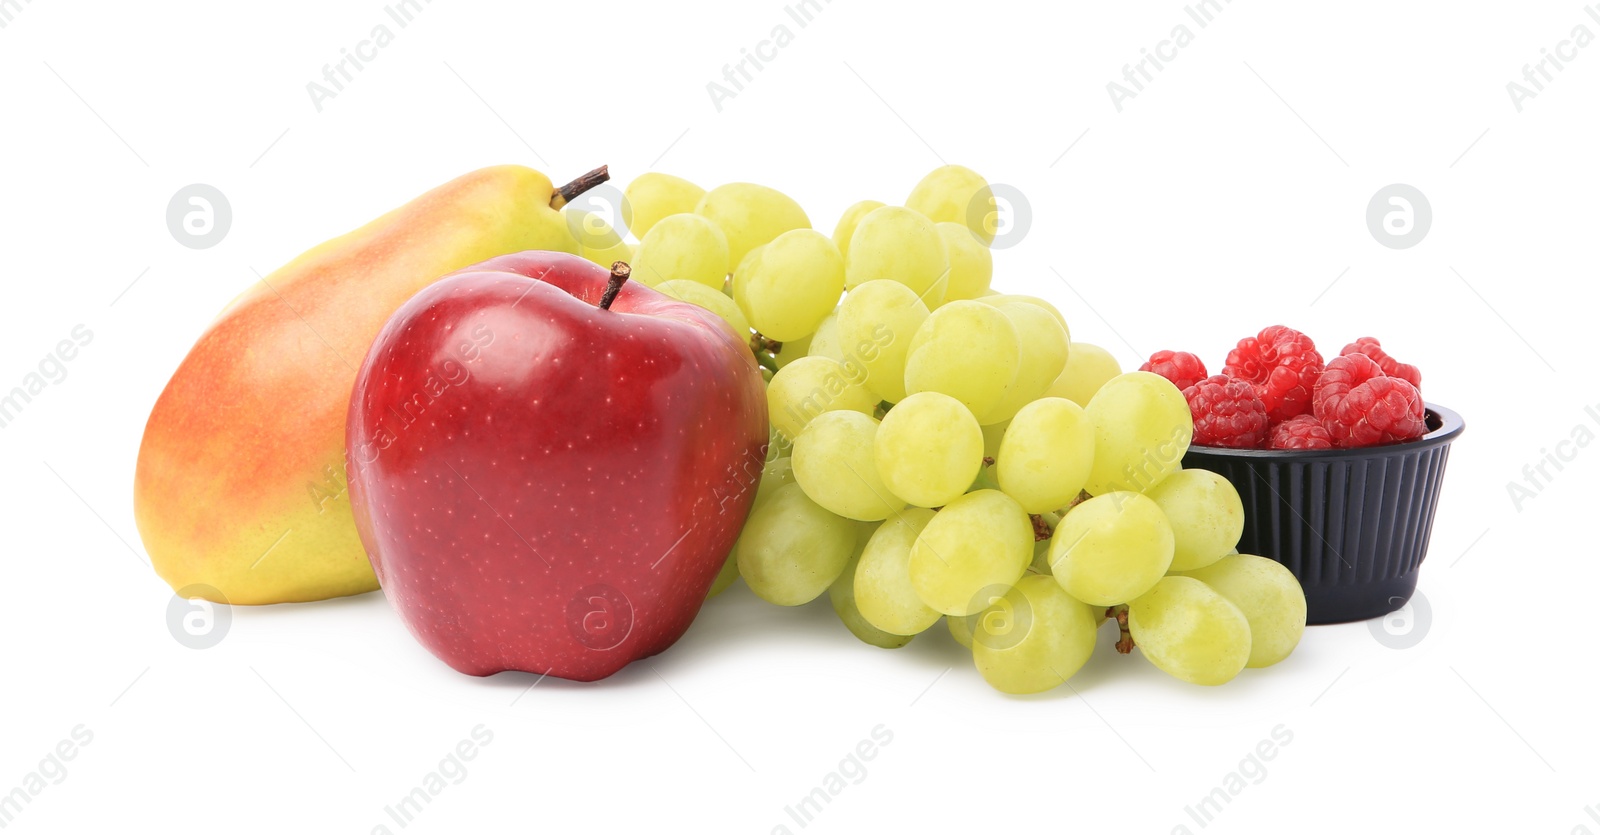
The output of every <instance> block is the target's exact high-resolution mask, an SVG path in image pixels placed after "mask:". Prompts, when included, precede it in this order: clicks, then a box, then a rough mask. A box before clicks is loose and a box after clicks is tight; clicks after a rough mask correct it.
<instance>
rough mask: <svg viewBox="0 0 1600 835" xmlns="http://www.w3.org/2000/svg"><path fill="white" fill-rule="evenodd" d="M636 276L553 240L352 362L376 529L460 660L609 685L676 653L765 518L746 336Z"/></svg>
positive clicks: (430, 644)
mask: <svg viewBox="0 0 1600 835" xmlns="http://www.w3.org/2000/svg"><path fill="white" fill-rule="evenodd" d="M625 273H626V267H625V266H622V267H619V268H618V269H616V270H614V271H607V270H606V269H605V268H604V267H599V266H596V265H594V264H592V263H590V262H588V261H585V260H584V259H582V258H579V257H577V256H574V255H567V254H564V253H557V252H523V253H519V254H516V255H506V256H502V257H499V258H494V259H491V260H489V261H485V262H483V263H482V264H478V265H477V266H474V267H468V268H466V269H464V270H461V271H459V272H456V273H453V274H451V275H449V276H447V277H445V278H443V279H441V280H440V281H438V282H437V283H435V284H432V285H430V286H429V287H428V288H427V289H425V290H423V291H422V292H420V293H418V294H417V295H416V296H415V297H413V298H412V299H411V300H410V301H408V302H406V303H405V304H404V305H403V306H402V307H401V308H400V309H399V310H398V311H396V312H395V314H394V316H393V317H392V318H391V319H389V321H388V323H387V324H386V325H384V327H383V330H382V331H381V332H380V333H379V334H378V338H377V341H375V342H374V343H373V345H372V348H371V350H370V351H369V352H368V354H367V357H366V360H365V361H364V362H363V363H362V365H361V369H360V371H359V373H358V374H357V376H356V383H355V389H354V391H353V393H352V395H351V402H350V414H349V420H348V422H347V426H348V430H347V437H346V455H347V457H348V463H349V476H350V481H349V484H350V499H351V503H352V506H353V508H354V511H355V518H356V526H357V527H358V528H359V530H360V532H361V541H362V543H363V545H365V547H366V550H367V554H368V555H369V556H370V558H371V560H372V566H373V568H374V569H375V570H376V572H377V575H378V582H379V583H380V584H381V585H382V587H383V590H384V594H385V595H387V597H388V598H389V601H390V602H391V603H392V604H393V605H394V607H395V609H396V610H397V611H398V612H399V613H400V617H401V619H402V620H404V621H405V624H406V626H407V628H409V629H410V630H411V633H412V634H413V635H415V636H416V637H417V640H419V641H421V642H422V644H423V646H426V647H427V648H428V649H429V650H430V651H432V652H433V654H435V655H437V656H439V658H441V659H442V660H444V662H445V663H447V664H449V665H450V666H452V667H454V668H456V669H457V670H460V671H462V672H464V673H470V674H472V675H490V674H492V673H496V672H500V671H501V670H525V671H528V672H533V673H548V674H550V675H554V676H559V677H561V678H568V679H576V680H581V681H592V680H594V679H599V678H604V677H605V676H608V675H611V674H612V673H614V672H616V671H617V670H618V669H621V668H622V666H623V665H625V664H627V663H628V662H630V661H633V660H635V659H638V658H643V657H646V656H649V655H654V654H656V653H658V652H661V651H662V650H664V649H666V648H667V647H669V646H671V645H672V643H673V642H674V641H676V640H677V639H678V638H679V637H680V636H681V635H683V633H684V631H685V630H686V629H688V628H689V624H690V622H691V621H693V620H694V616H695V613H696V612H698V611H699V609H700V604H701V603H702V602H703V601H704V600H705V596H706V591H707V589H709V588H710V586H711V582H712V580H713V579H715V577H716V574H717V571H718V569H720V568H721V566H722V563H723V560H724V558H725V557H727V555H728V552H729V551H730V550H731V549H732V548H733V543H734V540H735V538H737V536H738V534H739V528H740V526H741V525H743V524H744V519H745V515H746V514H747V513H748V512H749V509H750V503H751V501H752V500H753V499H754V497H755V486H756V480H757V478H758V477H759V475H760V471H761V464H762V460H763V457H764V455H765V452H766V443H767V410H766V397H765V395H764V393H763V388H762V383H761V375H760V371H759V369H758V367H757V365H756V362H755V359H754V357H753V356H752V355H751V353H750V349H749V348H748V347H747V345H746V344H745V342H744V341H743V340H742V339H740V338H738V337H736V336H735V335H734V333H733V332H732V330H731V329H729V328H728V326H727V325H726V324H725V323H724V322H723V321H722V320H721V319H719V318H717V317H716V316H715V315H714V314H712V313H710V312H708V311H705V310H702V309H701V308H699V307H695V306H694V305H691V304H687V303H684V302H680V301H677V300H675V299H671V298H668V297H667V296H664V295H662V294H660V293H658V292H656V291H655V290H652V289H650V288H649V287H645V286H642V285H639V284H634V283H623V280H624V279H625ZM608 284H609V285H613V286H614V287H615V286H618V285H620V292H616V290H615V289H613V291H612V292H614V293H615V298H614V301H611V300H609V299H604V297H605V296H606V295H607V288H608ZM603 300H604V301H608V302H609V304H607V305H602V301H603Z"/></svg>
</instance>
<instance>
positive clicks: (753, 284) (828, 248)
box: [718, 229, 844, 342]
mask: <svg viewBox="0 0 1600 835" xmlns="http://www.w3.org/2000/svg"><path fill="white" fill-rule="evenodd" d="M718 286H720V284H719V285H718ZM843 291H844V260H843V259H842V258H840V257H839V250H838V249H837V248H836V247H834V245H833V241H831V240H829V239H828V236H826V235H824V234H822V233H821V232H817V231H815V230H812V229H794V230H791V231H788V232H784V233H783V234H781V235H779V236H778V237H776V238H774V239H773V240H772V242H771V243H768V244H766V246H765V248H763V249H762V251H761V257H760V258H759V259H757V261H756V263H755V264H754V265H753V266H752V267H751V269H750V273H749V276H748V277H743V276H741V277H740V280H738V281H736V282H734V285H733V300H734V301H736V302H738V303H739V309H740V310H743V311H744V313H745V315H746V316H748V317H749V318H750V324H752V325H754V326H755V329H756V330H758V331H760V332H761V334H762V335H763V336H766V337H768V338H770V339H776V340H778V341H779V342H786V341H788V340H792V339H800V338H801V337H805V336H809V335H811V334H812V333H813V332H814V331H816V329H817V325H819V324H821V323H822V320H823V319H824V318H826V317H827V315H828V313H829V312H831V311H832V310H833V308H834V306H835V305H837V304H838V303H839V294H840V293H841V292H843Z"/></svg>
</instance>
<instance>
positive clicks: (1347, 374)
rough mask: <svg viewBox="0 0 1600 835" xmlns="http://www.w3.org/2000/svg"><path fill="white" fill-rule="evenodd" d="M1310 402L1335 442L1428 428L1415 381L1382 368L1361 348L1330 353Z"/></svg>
mask: <svg viewBox="0 0 1600 835" xmlns="http://www.w3.org/2000/svg"><path fill="white" fill-rule="evenodd" d="M1312 403H1313V406H1314V408H1315V410H1316V416H1317V420H1319V421H1321V422H1322V425H1323V427H1324V428H1326V429H1327V430H1328V434H1329V435H1330V436H1331V437H1332V438H1333V444H1334V446H1339V447H1364V446H1374V445H1377V444H1387V443H1394V442H1397V441H1409V440H1412V439H1413V438H1420V437H1422V435H1423V433H1425V432H1426V431H1427V421H1426V416H1425V414H1424V411H1423V405H1422V395H1421V394H1420V393H1419V392H1418V391H1417V387H1416V386H1413V385H1411V383H1409V382H1407V381H1406V380H1403V379H1401V378H1399V377H1390V376H1388V375H1386V374H1384V373H1383V368H1382V367H1380V366H1379V365H1378V363H1377V362H1376V361H1375V360H1373V359H1372V358H1371V357H1369V356H1367V355H1366V354H1360V353H1358V354H1345V355H1343V356H1338V357H1334V358H1333V360H1332V361H1330V362H1329V363H1328V368H1327V370H1326V371H1324V372H1322V379H1320V380H1318V381H1317V387H1316V391H1315V392H1314V393H1313V395H1312Z"/></svg>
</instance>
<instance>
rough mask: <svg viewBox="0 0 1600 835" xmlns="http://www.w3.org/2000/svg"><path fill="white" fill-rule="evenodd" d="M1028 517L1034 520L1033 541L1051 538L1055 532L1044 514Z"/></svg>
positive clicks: (985, 460)
mask: <svg viewBox="0 0 1600 835" xmlns="http://www.w3.org/2000/svg"><path fill="white" fill-rule="evenodd" d="M983 460H984V462H985V463H988V461H989V459H987V458H985V459H983ZM1028 518H1029V519H1032V520H1033V541H1034V542H1043V541H1045V540H1047V539H1049V538H1050V535H1051V534H1052V533H1054V531H1052V530H1050V524H1049V523H1048V522H1046V521H1045V520H1044V517H1043V516H1040V515H1039V514H1037V513H1034V514H1030V515H1029V516H1028Z"/></svg>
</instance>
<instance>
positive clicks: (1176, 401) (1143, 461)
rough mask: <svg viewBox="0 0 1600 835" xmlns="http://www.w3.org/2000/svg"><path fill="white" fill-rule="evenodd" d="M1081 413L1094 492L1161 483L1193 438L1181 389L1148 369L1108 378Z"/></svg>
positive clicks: (1178, 463)
mask: <svg viewBox="0 0 1600 835" xmlns="http://www.w3.org/2000/svg"><path fill="white" fill-rule="evenodd" d="M1084 411H1085V412H1087V413H1088V415H1089V419H1090V420H1091V421H1093V422H1094V428H1095V445H1094V468H1093V469H1092V470H1091V471H1090V473H1089V483H1088V484H1087V485H1085V487H1084V489H1086V490H1088V491H1089V492H1090V493H1092V494H1094V495H1096V496H1098V495H1100V494H1101V493H1109V492H1112V491H1114V490H1136V491H1140V490H1148V489H1149V488H1151V487H1154V486H1155V485H1157V484H1159V483H1161V479H1163V478H1166V477H1167V476H1169V475H1171V474H1172V473H1175V472H1177V471H1178V469H1179V468H1180V467H1181V465H1182V463H1183V454H1184V453H1185V452H1187V451H1188V449H1189V440H1190V438H1192V437H1193V436H1194V421H1193V419H1192V418H1191V417H1190V416H1189V401H1187V400H1185V399H1184V397H1183V392H1180V391H1178V387H1177V386H1174V385H1173V384H1172V382H1171V381H1170V380H1168V379H1167V378H1165V377H1162V376H1160V375H1159V374H1152V373H1150V372H1148V371H1130V372H1128V373H1126V374H1122V375H1119V376H1117V377H1114V378H1112V379H1111V380H1110V381H1108V382H1107V383H1106V384H1105V385H1104V386H1101V387H1100V390H1099V391H1098V392H1096V393H1095V396H1094V398H1093V399H1091V400H1090V401H1089V404H1088V405H1087V406H1085V407H1084ZM1118 602H1122V601H1118Z"/></svg>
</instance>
